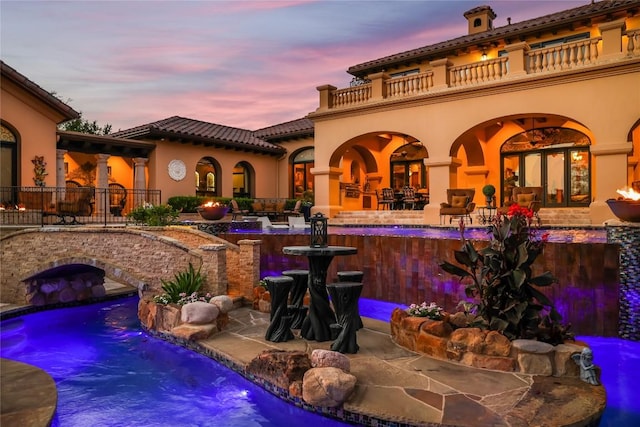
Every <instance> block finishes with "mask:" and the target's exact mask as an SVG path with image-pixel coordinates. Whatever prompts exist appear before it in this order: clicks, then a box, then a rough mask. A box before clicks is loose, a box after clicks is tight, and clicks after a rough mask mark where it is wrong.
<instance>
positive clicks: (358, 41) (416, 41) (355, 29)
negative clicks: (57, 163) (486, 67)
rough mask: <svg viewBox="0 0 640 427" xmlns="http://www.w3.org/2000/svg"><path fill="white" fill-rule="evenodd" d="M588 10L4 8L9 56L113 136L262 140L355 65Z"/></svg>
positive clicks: (246, 4)
mask: <svg viewBox="0 0 640 427" xmlns="http://www.w3.org/2000/svg"><path fill="white" fill-rule="evenodd" d="M590 1H591V0H581V1H574V0H555V1H546V0H517V1H516V0H509V1H496V0H492V1H489V0H478V1H456V0H446V1H366V0H359V1H346V0H333V1H330V0H318V1H308V0H287V1H285V0H282V1H245V0H235V1H229V2H227V1H155V0H150V1H132V0H130V1H113V0H112V1H88V0H85V1H25V0H21V1H8V0H2V1H0V53H1V58H2V60H3V61H5V62H6V63H7V64H8V65H10V66H11V67H13V68H15V69H16V70H18V71H19V72H20V73H22V74H24V75H25V76H26V77H28V78H29V79H31V80H33V81H34V82H35V83H37V84H39V85H40V86H42V87H43V88H44V89H45V90H48V91H51V92H56V94H57V95H58V96H59V97H60V98H61V99H63V100H65V101H67V103H68V104H69V105H71V106H72V107H73V108H75V109H76V110H77V111H81V112H82V114H83V117H84V118H86V119H88V120H90V121H93V120H97V121H98V124H99V125H104V124H106V123H110V124H111V125H112V126H113V131H117V130H119V129H127V128H129V127H133V126H137V125H141V124H145V123H149V122H152V121H156V120H160V119H164V118H167V117H170V116H173V115H179V116H183V117H189V118H193V119H197V120H204V121H208V122H213V123H219V124H223V125H227V126H235V127H240V128H244V129H250V130H255V129H259V128H262V127H265V126H271V125H274V124H278V123H282V122H286V121H289V120H294V119H298V118H301V117H304V116H305V115H306V114H308V113H309V112H311V111H314V110H315V109H316V108H317V106H318V92H317V90H316V87H317V86H320V85H324V84H331V85H334V86H337V87H338V88H345V87H348V86H349V81H350V80H351V76H350V75H349V74H347V72H346V70H347V68H349V67H350V66H352V65H355V64H359V63H361V62H365V61H369V60H372V59H377V58H380V57H383V56H386V55H390V54H394V53H398V52H402V51H405V50H409V49H414V48H417V47H421V46H426V45H430V44H433V43H437V42H440V41H444V40H448V39H452V38H455V37H459V36H462V35H465V34H467V21H466V19H465V18H464V17H463V13H464V12H465V11H467V10H469V9H472V8H474V7H476V6H480V5H483V4H488V5H490V6H491V7H492V8H493V10H494V11H495V13H496V14H497V15H498V17H497V18H496V19H495V20H494V26H496V27H500V26H503V25H506V24H507V17H511V21H512V23H515V22H519V21H523V20H526V19H530V18H535V17H538V16H543V15H546V14H549V13H553V12H558V11H561V10H565V9H570V8H572V7H576V6H581V5H585V4H588V3H590Z"/></svg>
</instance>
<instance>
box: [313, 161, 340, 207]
mask: <svg viewBox="0 0 640 427" xmlns="http://www.w3.org/2000/svg"><path fill="white" fill-rule="evenodd" d="M311 174H313V181H314V183H313V192H314V206H313V208H312V209H311V213H312V214H315V213H316V212H322V213H323V214H324V215H325V216H327V217H329V218H331V217H333V216H335V215H336V214H337V213H338V212H340V211H341V210H342V206H341V205H340V177H341V176H342V169H340V168H332V167H328V168H311Z"/></svg>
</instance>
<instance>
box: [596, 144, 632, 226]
mask: <svg viewBox="0 0 640 427" xmlns="http://www.w3.org/2000/svg"><path fill="white" fill-rule="evenodd" d="M631 149H632V145H631V144H630V143H626V142H623V143H621V144H598V145H592V146H591V155H593V165H592V167H591V170H592V174H593V171H595V170H597V171H599V172H600V173H597V174H593V175H592V176H594V177H595V182H593V180H592V182H593V188H592V189H591V193H592V194H594V195H595V196H596V197H595V199H594V200H593V201H592V202H591V205H589V215H590V216H591V223H592V224H596V225H597V224H602V223H603V222H604V221H606V220H608V219H612V218H614V215H613V212H611V209H609V206H608V205H607V202H606V200H607V199H615V198H617V197H618V196H619V195H618V194H617V193H616V190H617V189H620V188H624V187H626V186H627V185H628V181H627V168H626V167H620V165H626V164H627V155H628V154H629V152H631ZM604 171H606V172H604Z"/></svg>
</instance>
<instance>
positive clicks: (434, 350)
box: [414, 332, 448, 359]
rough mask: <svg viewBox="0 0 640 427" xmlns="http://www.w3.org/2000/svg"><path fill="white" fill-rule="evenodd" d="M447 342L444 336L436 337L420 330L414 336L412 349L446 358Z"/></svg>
mask: <svg viewBox="0 0 640 427" xmlns="http://www.w3.org/2000/svg"><path fill="white" fill-rule="evenodd" d="M447 343H448V340H447V339H446V338H441V337H437V336H435V335H431V334H428V333H426V332H420V333H419V334H418V337H417V338H416V346H415V349H414V350H415V351H418V352H420V353H424V354H426V355H428V356H433V357H437V358H439V359H447Z"/></svg>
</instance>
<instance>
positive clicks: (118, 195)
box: [109, 182, 127, 216]
mask: <svg viewBox="0 0 640 427" xmlns="http://www.w3.org/2000/svg"><path fill="white" fill-rule="evenodd" d="M126 204H127V190H126V189H125V188H124V186H123V185H122V184H118V183H116V182H112V183H111V184H109V211H110V212H111V214H112V215H113V216H122V211H123V210H124V207H125V205H126Z"/></svg>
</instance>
